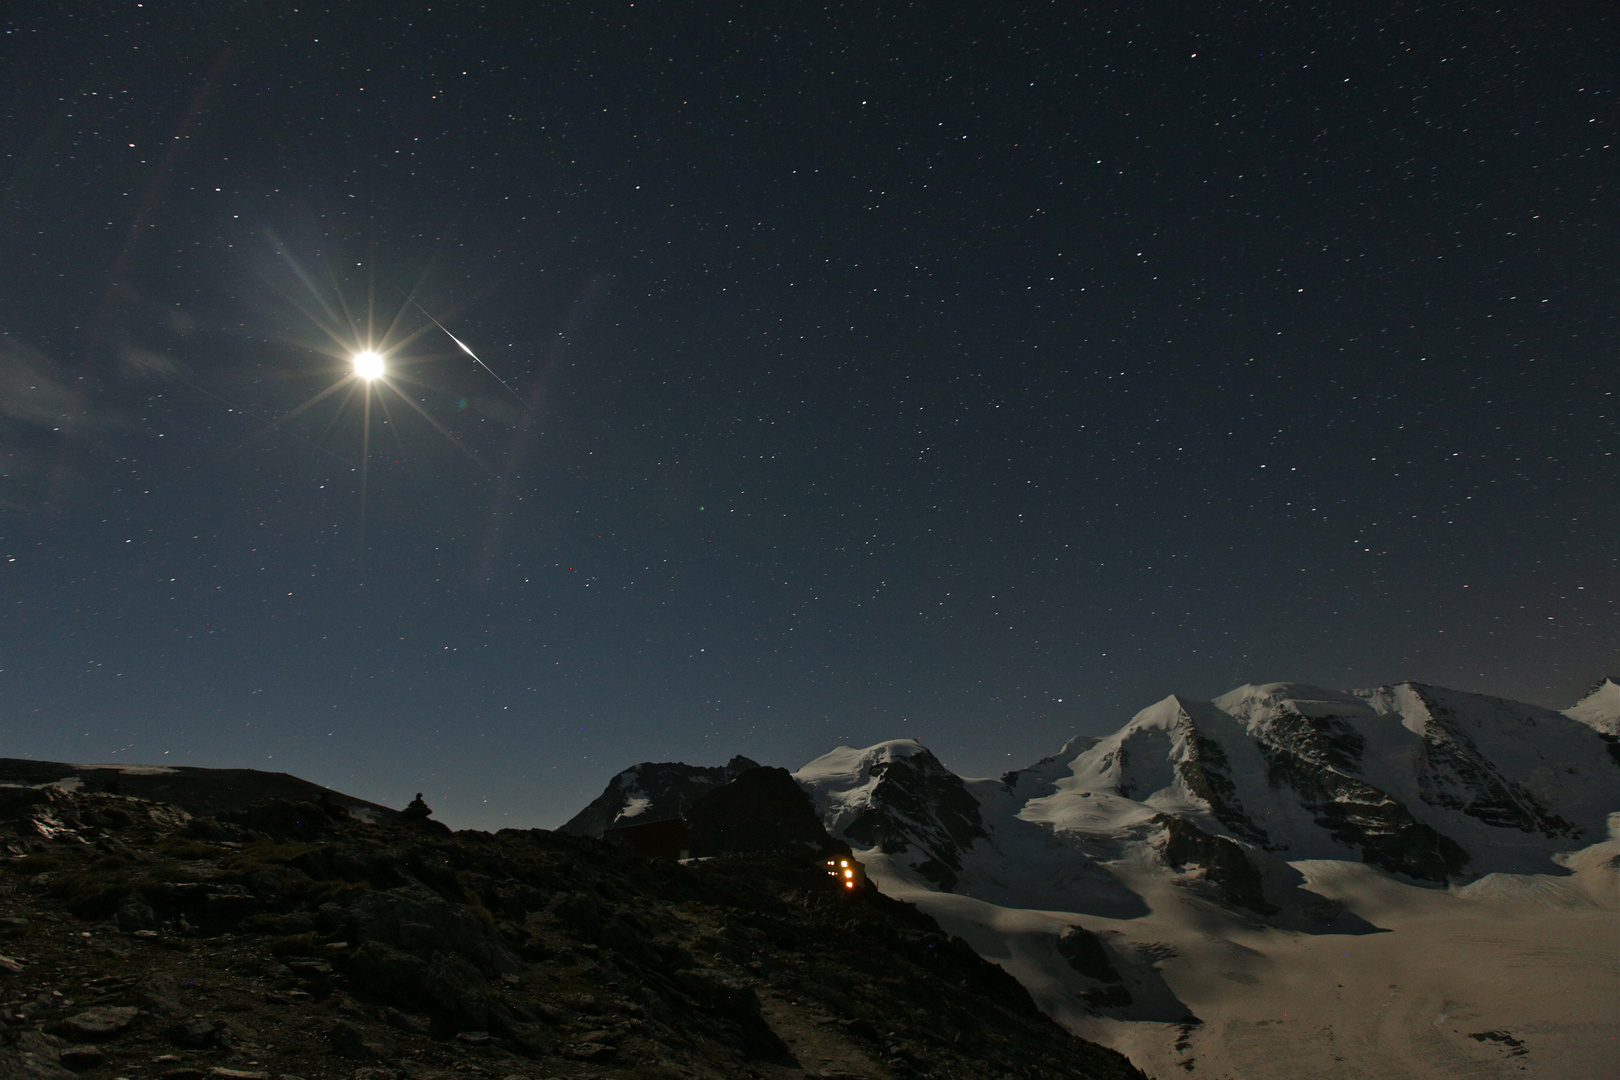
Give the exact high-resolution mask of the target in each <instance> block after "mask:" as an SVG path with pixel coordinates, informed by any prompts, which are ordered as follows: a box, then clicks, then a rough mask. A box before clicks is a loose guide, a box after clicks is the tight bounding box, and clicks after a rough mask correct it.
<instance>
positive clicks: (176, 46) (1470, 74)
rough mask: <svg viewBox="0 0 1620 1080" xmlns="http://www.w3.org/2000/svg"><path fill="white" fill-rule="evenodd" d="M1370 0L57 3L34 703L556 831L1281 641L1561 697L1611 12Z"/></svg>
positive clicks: (17, 538) (6, 226)
mask: <svg viewBox="0 0 1620 1080" xmlns="http://www.w3.org/2000/svg"><path fill="white" fill-rule="evenodd" d="M1379 6H1380V5H1371V6H1370V5H1366V4H1360V3H1348V2H1346V3H1331V4H1313V5H1303V4H1284V3H1259V2H1249V3H1215V4H1183V5H1146V4H1130V5H1120V6H1118V7H1112V6H1102V7H1097V6H1083V5H1081V4H1080V3H1055V4H1043V5H1001V4H938V5H904V4H888V3H862V4H851V5H838V4H834V5H830V6H823V5H820V4H816V5H758V4H725V3H707V4H672V3H650V4H648V3H637V4H628V3H597V4H590V5H578V6H572V5H543V4H535V5H529V4H522V5H516V4H514V5H472V4H456V5H448V4H446V5H433V6H431V7H430V6H427V5H417V4H408V3H404V4H390V5H367V4H333V5H330V8H331V10H328V5H325V4H311V5H294V4H290V3H285V2H278V0H263V2H261V3H254V4H248V3H214V4H175V3H162V2H157V3H153V2H148V3H146V4H144V5H142V4H138V3H130V2H119V3H112V2H105V3H84V4H71V3H63V4H57V3H43V2H41V3H30V4H26V5H13V6H12V8H11V9H8V13H7V14H6V16H5V17H4V19H5V21H4V24H3V27H4V31H5V33H4V36H3V39H0V58H3V60H4V68H5V71H6V72H7V79H6V82H7V89H6V93H5V94H4V95H3V98H0V125H3V127H0V132H3V138H0V149H3V150H4V155H5V156H4V163H3V166H4V167H3V172H0V177H3V180H4V195H3V197H0V335H3V336H0V461H3V476H0V619H3V622H0V646H3V648H0V668H3V670H0V756H14V757H39V758H48V759H53V760H67V761H83V762H92V761H94V762H101V761H125V762H136V763H153V762H156V763H163V764H185V765H207V766H247V767H254V768H263V769H272V770H284V771H288V772H292V773H295V774H297V775H300V776H304V777H306V778H309V779H312V780H316V781H318V782H321V783H325V784H329V785H331V786H334V787H337V788H339V789H341V790H344V791H347V792H349V793H351V794H355V795H359V796H362V797H366V798H371V799H374V800H377V801H380V802H385V803H388V804H390V805H394V806H399V805H403V803H404V802H405V801H407V800H408V799H409V798H410V797H411V796H412V795H413V794H414V793H415V792H416V791H419V790H420V791H423V792H424V793H425V794H426V798H427V801H428V802H429V804H430V805H432V806H433V807H434V808H435V810H436V812H437V814H438V816H439V817H440V818H441V819H443V820H445V821H447V822H448V823H450V824H451V825H455V826H462V827H464V826H479V827H499V826H501V825H507V824H510V825H521V826H529V825H548V826H549V825H555V824H557V823H559V822H560V821H562V820H563V819H564V818H566V817H568V816H569V815H571V814H572V813H573V812H574V811H576V810H577V809H579V807H581V806H582V805H583V804H584V803H585V802H586V801H588V800H589V799H590V798H591V797H592V796H594V795H595V794H596V793H597V792H599V791H600V790H601V787H602V785H603V784H604V783H605V782H606V780H607V779H608V777H609V776H611V775H612V774H613V773H614V772H616V771H617V770H619V769H621V768H623V767H624V766H627V765H629V764H632V763H634V762H636V761H641V760H648V759H651V760H684V761H687V762H691V763H693V764H718V763H720V762H723V761H725V760H726V759H727V758H729V757H731V756H732V755H733V754H738V753H741V754H746V755H748V756H750V757H752V758H755V759H756V760H759V761H762V762H765V763H769V764H780V765H785V766H788V767H790V768H792V767H797V766H798V765H800V764H802V763H803V762H805V761H806V760H808V759H810V758H812V757H814V756H817V755H819V754H821V753H824V752H825V751H827V750H829V749H831V748H832V747H834V746H836V745H837V744H839V743H850V744H854V745H866V744H868V743H871V742H875V741H878V740H880V739H885V738H896V737H903V736H915V737H921V738H922V739H923V740H924V743H925V744H926V745H928V746H930V747H931V748H933V749H934V750H935V752H936V753H938V754H939V755H940V757H941V759H942V760H943V761H944V762H945V763H946V764H947V765H948V766H950V767H952V768H953V769H955V770H956V771H958V772H961V773H964V774H969V775H986V774H996V773H999V772H1001V771H1003V770H1005V769H1007V768H1012V767H1018V766H1023V765H1026V764H1028V763H1030V762H1031V761H1033V760H1035V759H1037V758H1039V757H1041V756H1044V755H1046V754H1049V753H1052V752H1053V751H1055V750H1056V749H1057V748H1058V746H1060V745H1061V744H1062V742H1063V741H1064V740H1066V739H1067V738H1069V737H1070V736H1072V735H1074V734H1076V733H1080V732H1093V733H1095V732H1102V731H1107V730H1112V729H1114V728H1115V727H1117V726H1118V725H1119V724H1121V723H1122V722H1124V721H1125V720H1126V719H1128V718H1129V716H1130V715H1131V714H1132V713H1134V712H1135V711H1136V710H1137V709H1140V708H1142V707H1144V706H1146V705H1148V704H1151V703H1152V702H1153V701H1155V700H1157V699H1159V698H1161V697H1163V696H1164V695H1166V694H1168V693H1172V692H1174V693H1184V694H1191V695H1197V696H1211V695H1214V694H1218V693H1221V692H1224V691H1226V690H1228V689H1231V688H1232V687H1234V686H1237V685H1239V684H1242V683H1245V682H1270V681H1277V680H1297V681H1304V682H1313V683H1317V684H1321V685H1326V686H1330V687H1338V688H1346V687H1354V686H1372V685H1379V684H1384V683H1389V682H1394V681H1398V680H1402V679H1417V680H1421V681H1427V682H1435V683H1440V684H1442V685H1447V686H1453V687H1457V688H1459V689H1466V690H1475V691H1481V692H1486V693H1492V694H1499V695H1503V696H1508V697H1514V698H1518V699H1521V700H1528V701H1534V702H1538V703H1542V704H1547V705H1553V706H1556V707H1560V708H1562V707H1566V706H1568V705H1569V704H1571V703H1572V702H1573V701H1574V700H1575V699H1576V698H1577V697H1578V696H1579V695H1580V693H1581V692H1582V691H1584V689H1585V688H1586V687H1587V686H1589V685H1590V684H1591V683H1593V682H1595V681H1596V680H1597V679H1598V678H1599V677H1601V676H1603V675H1605V674H1608V673H1610V672H1613V671H1615V670H1616V669H1617V668H1620V605H1617V598H1620V541H1617V537H1620V501H1617V499H1616V492H1617V491H1620V458H1617V457H1616V456H1615V455H1616V452H1617V450H1620V440H1617V438H1616V436H1617V433H1620V423H1617V415H1620V400H1617V397H1616V389H1617V380H1616V377H1615V373H1616V357H1617V344H1620V341H1617V338H1620V334H1617V332H1616V331H1617V327H1616V319H1615V307H1614V305H1615V298H1616V284H1617V274H1616V263H1617V252H1620V230H1617V229H1616V227H1615V226H1616V205H1617V201H1620V192H1617V190H1616V186H1617V185H1616V183H1615V180H1616V176H1617V172H1616V163H1617V153H1616V149H1615V146H1614V143H1615V142H1616V139H1617V133H1616V130H1615V120H1616V111H1615V105H1616V100H1615V91H1616V82H1617V79H1616V65H1615V64H1614V56H1615V54H1616V46H1617V44H1620V41H1617V37H1620V35H1617V34H1616V29H1617V22H1620V16H1617V15H1616V13H1615V10H1614V9H1613V7H1612V6H1611V5H1610V4H1608V3H1605V2H1592V3H1583V2H1579V0H1577V2H1571V3H1559V4H1538V5H1529V4H1526V5H1510V6H1509V7H1508V9H1505V10H1498V9H1497V6H1495V5H1472V4H1411V5H1399V6H1397V5H1387V6H1383V7H1387V8H1388V13H1387V14H1383V15H1380V14H1377V12H1376V11H1375V10H1374V8H1375V7H1379ZM1513 7H1517V8H1518V9H1519V10H1512V8H1513ZM408 296H409V297H411V298H412V301H411V302H408V301H407V297H408ZM416 305H420V306H416ZM429 315H431V316H432V317H433V318H434V319H437V320H438V321H439V322H440V323H441V324H442V329H441V328H440V327H437V326H435V325H434V324H433V322H431V321H430V320H429V318H428V316H429ZM368 327H370V328H371V329H370V330H368ZM334 333H335V336H333V335H334ZM368 333H369V334H370V335H371V336H370V338H369V339H368V337H367V335H368ZM451 334H453V335H455V338H458V339H460V341H462V342H464V343H465V344H466V345H467V346H468V348H470V349H471V350H472V352H473V353H474V354H476V356H477V358H478V359H479V360H481V361H482V362H483V364H485V365H487V368H485V367H483V366H480V365H479V364H478V363H476V362H475V361H474V359H473V358H472V356H470V355H468V354H467V353H465V352H463V351H461V350H460V349H459V348H458V347H457V345H456V343H455V341H454V340H452V338H451V337H450V336H449V335H451ZM368 340H369V343H370V344H373V345H376V346H378V347H379V348H381V349H382V351H383V352H384V353H385V354H386V357H387V361H386V362H387V364H388V365H389V375H388V376H387V377H386V378H385V379H384V380H382V381H379V382H376V383H371V384H365V385H357V384H356V383H355V381H354V380H353V379H352V377H351V376H350V375H349V372H351V371H352V368H351V367H350V365H349V359H350V354H351V353H352V352H353V351H354V350H355V349H356V348H359V347H363V346H365V345H366V344H367V343H368ZM503 384H504V385H503ZM334 386H335V387H336V389H333V390H331V392H330V393H327V394H326V395H325V396H324V397H322V396H320V395H321V394H322V393H323V392H324V391H327V390H328V389H329V388H332V387H334ZM312 399H316V400H314V401H313V403H310V402H311V400H312ZM367 402H369V403H370V405H369V416H368V413H367ZM304 406H307V407H304ZM413 406H414V407H413ZM301 407H303V408H302V409H301V411H299V410H300V408H301ZM289 414H291V415H289Z"/></svg>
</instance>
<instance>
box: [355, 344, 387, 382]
mask: <svg viewBox="0 0 1620 1080" xmlns="http://www.w3.org/2000/svg"><path fill="white" fill-rule="evenodd" d="M354 373H355V374H356V375H358V376H359V377H360V378H362V379H364V380H366V381H367V382H370V381H371V380H372V379H380V378H382V375H383V358H382V355H381V354H379V353H375V352H372V351H371V350H370V349H367V350H366V351H365V352H360V353H355V354H354Z"/></svg>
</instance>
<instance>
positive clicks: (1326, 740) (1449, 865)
mask: <svg viewBox="0 0 1620 1080" xmlns="http://www.w3.org/2000/svg"><path fill="white" fill-rule="evenodd" d="M1259 744H1260V749H1261V753H1263V754H1264V755H1265V758H1266V765H1267V767H1268V779H1270V781H1271V783H1272V784H1273V785H1274V786H1277V787H1287V788H1290V789H1292V791H1293V792H1294V794H1295V797H1296V798H1297V799H1298V802H1299V805H1300V806H1301V807H1302V808H1303V809H1304V810H1306V811H1307V812H1308V813H1309V814H1310V815H1311V818H1312V820H1314V821H1315V822H1316V824H1317V825H1319V826H1320V827H1321V828H1322V829H1323V831H1325V832H1326V833H1327V834H1328V835H1329V836H1331V837H1332V838H1333V839H1334V840H1336V841H1338V842H1339V843H1341V844H1343V845H1344V846H1345V847H1348V848H1350V849H1352V850H1356V851H1359V852H1360V853H1361V857H1362V860H1363V861H1365V862H1369V863H1372V864H1373V865H1374V866H1378V867H1381V868H1382V869H1385V870H1389V871H1393V872H1395V873H1401V874H1406V875H1407V876H1409V877H1413V878H1417V879H1419V880H1422V881H1435V882H1443V881H1447V880H1449V879H1450V878H1452V877H1454V876H1456V875H1459V874H1461V873H1462V872H1463V870H1464V869H1465V868H1466V867H1467V865H1468V852H1467V851H1465V850H1463V848H1462V846H1461V845H1459V844H1458V843H1457V842H1456V841H1455V840H1452V839H1451V838H1450V837H1448V836H1444V835H1442V834H1441V833H1439V832H1437V831H1435V830H1434V829H1433V828H1432V827H1430V826H1428V825H1426V824H1424V823H1423V822H1420V821H1418V820H1417V819H1415V818H1414V817H1413V816H1412V812H1411V811H1410V810H1409V809H1407V808H1406V807H1405V806H1404V805H1402V804H1401V803H1400V802H1399V801H1398V800H1396V799H1394V798H1393V797H1391V796H1390V795H1389V794H1388V793H1387V792H1384V791H1380V790H1378V789H1377V788H1375V787H1373V786H1372V785H1371V784H1368V783H1366V782H1365V781H1362V780H1360V779H1358V778H1357V777H1356V776H1355V775H1354V774H1355V773H1357V772H1359V771H1360V764H1361V754H1362V750H1363V747H1364V745H1365V741H1364V740H1363V738H1362V737H1361V735H1360V734H1359V733H1357V732H1356V731H1355V730H1354V729H1353V728H1351V727H1350V725H1349V724H1348V723H1346V722H1345V721H1344V720H1343V719H1342V718H1340V717H1337V716H1332V715H1317V716H1306V715H1304V714H1303V713H1302V712H1300V711H1299V710H1298V709H1297V708H1293V707H1291V706H1290V705H1289V704H1287V703H1284V704H1283V705H1281V706H1279V707H1278V708H1277V709H1276V710H1275V711H1274V712H1273V713H1272V714H1271V715H1270V716H1269V717H1268V724H1267V727H1266V728H1265V730H1264V734H1263V736H1262V737H1261V738H1260V740H1259Z"/></svg>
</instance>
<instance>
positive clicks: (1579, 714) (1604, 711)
mask: <svg viewBox="0 0 1620 1080" xmlns="http://www.w3.org/2000/svg"><path fill="white" fill-rule="evenodd" d="M1564 715H1565V716H1567V717H1569V718H1570V719H1571V720H1579V721H1580V722H1581V723H1583V724H1585V725H1586V726H1587V727H1589V728H1592V729H1594V730H1595V731H1598V732H1601V733H1602V734H1604V735H1616V736H1620V682H1616V681H1615V680H1614V679H1604V680H1603V681H1602V682H1600V683H1598V684H1597V685H1596V686H1594V687H1592V689H1590V690H1588V691H1587V692H1586V694H1585V696H1584V697H1582V698H1581V700H1579V701H1577V702H1576V703H1575V704H1574V705H1573V706H1571V707H1570V708H1567V709H1565V710H1564Z"/></svg>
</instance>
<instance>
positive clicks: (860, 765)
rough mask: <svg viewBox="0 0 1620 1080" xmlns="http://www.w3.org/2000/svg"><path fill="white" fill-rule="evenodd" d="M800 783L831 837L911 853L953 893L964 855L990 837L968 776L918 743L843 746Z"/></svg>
mask: <svg viewBox="0 0 1620 1080" xmlns="http://www.w3.org/2000/svg"><path fill="white" fill-rule="evenodd" d="M793 778H794V779H795V780H797V781H798V782H799V784H800V785H801V786H802V787H804V788H805V789H806V790H808V791H809V792H810V797H811V798H812V799H813V800H814V801H815V804H816V811H817V812H818V813H819V814H820V815H821V820H822V822H823V823H824V824H825V825H826V826H827V831H828V832H830V833H832V834H833V835H835V836H843V837H846V838H847V839H849V840H850V841H851V842H853V843H856V844H859V845H861V846H862V847H866V848H879V849H881V850H882V851H884V852H885V853H887V854H897V853H901V852H908V851H911V852H913V853H914V854H913V861H912V862H911V865H912V866H914V868H915V869H916V870H917V872H918V873H920V874H922V875H923V876H924V877H926V878H928V879H929V880H930V881H935V882H938V883H940V884H942V885H944V887H945V888H947V889H948V888H950V887H951V885H952V884H953V883H954V882H955V880H956V873H957V872H958V871H960V870H961V868H962V862H961V859H962V853H963V852H965V851H966V850H968V849H969V848H971V847H972V846H973V843H974V841H976V840H978V839H979V838H981V837H983V836H985V835H986V833H985V828H984V822H983V819H982V818H981V817H980V815H979V802H978V800H977V799H975V798H974V797H973V796H972V795H971V794H970V793H969V792H968V790H967V786H966V785H965V784H964V783H963V781H962V779H961V777H959V776H957V775H956V774H955V773H953V772H951V771H950V770H949V769H947V768H945V766H944V765H941V764H940V762H939V759H938V758H936V757H935V756H934V755H933V753H932V752H930V751H929V750H928V749H927V747H925V746H923V745H922V743H920V742H918V741H917V740H915V739H891V740H889V741H888V742H881V743H877V744H876V745H873V746H868V747H866V748H864V749H856V748H855V747H853V746H840V747H839V748H838V749H836V750H834V751H832V752H831V753H828V754H823V755H822V756H821V757H819V758H816V759H815V760H814V761H812V762H810V763H809V764H807V765H805V766H804V768H802V769H800V770H799V771H798V772H796V773H794V774H793Z"/></svg>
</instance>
